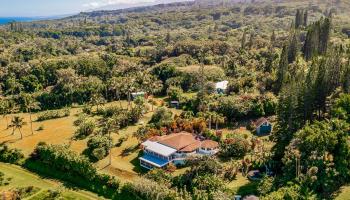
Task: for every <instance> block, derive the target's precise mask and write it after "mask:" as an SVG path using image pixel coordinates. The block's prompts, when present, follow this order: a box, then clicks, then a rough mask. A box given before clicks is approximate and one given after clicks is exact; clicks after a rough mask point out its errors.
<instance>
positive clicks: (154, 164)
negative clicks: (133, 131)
mask: <svg viewBox="0 0 350 200" xmlns="http://www.w3.org/2000/svg"><path fill="white" fill-rule="evenodd" d="M142 148H143V152H144V155H143V156H142V157H140V158H139V160H140V165H141V166H142V167H144V168H146V169H153V168H163V167H166V166H167V165H168V164H169V163H174V164H184V163H185V160H186V159H188V158H190V157H193V156H203V155H208V156H210V155H215V154H216V153H218V151H219V143H217V142H216V141H212V140H200V139H199V138H197V137H196V136H195V135H193V134H191V133H188V132H180V133H173V134H170V135H165V136H157V137H153V138H150V139H149V140H147V141H145V142H143V143H142Z"/></svg>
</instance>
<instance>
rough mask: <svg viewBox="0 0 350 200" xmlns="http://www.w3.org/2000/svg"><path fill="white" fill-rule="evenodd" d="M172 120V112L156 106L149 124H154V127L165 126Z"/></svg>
mask: <svg viewBox="0 0 350 200" xmlns="http://www.w3.org/2000/svg"><path fill="white" fill-rule="evenodd" d="M172 121H173V113H172V112H171V111H170V110H168V109H166V108H164V107H161V108H158V109H157V110H156V111H155V113H154V114H153V116H152V119H151V121H150V122H149V123H150V124H154V125H155V126H156V127H162V126H167V125H169V124H170V123H171V122H172Z"/></svg>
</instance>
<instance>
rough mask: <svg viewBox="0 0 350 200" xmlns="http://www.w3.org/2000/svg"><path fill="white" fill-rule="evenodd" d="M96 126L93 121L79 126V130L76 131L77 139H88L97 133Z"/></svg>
mask: <svg viewBox="0 0 350 200" xmlns="http://www.w3.org/2000/svg"><path fill="white" fill-rule="evenodd" d="M95 129H96V125H95V123H94V122H92V121H87V122H84V123H82V124H80V125H79V127H78V129H77V130H76V131H75V134H74V137H75V138H86V137H87V136H89V135H92V134H93V133H94V132H95Z"/></svg>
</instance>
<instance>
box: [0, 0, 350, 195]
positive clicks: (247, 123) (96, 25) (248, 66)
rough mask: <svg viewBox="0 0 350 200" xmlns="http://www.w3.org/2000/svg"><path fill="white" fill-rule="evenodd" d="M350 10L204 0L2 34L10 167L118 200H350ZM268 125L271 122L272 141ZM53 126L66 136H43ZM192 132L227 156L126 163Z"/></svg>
mask: <svg viewBox="0 0 350 200" xmlns="http://www.w3.org/2000/svg"><path fill="white" fill-rule="evenodd" d="M349 10H350V2H349V1H347V0H330V1H323V0H309V1H307V0H295V1H289V0H255V1H254V0H251V1H244V2H243V1H242V2H240V1H238V2H237V1H228V0H218V1H210V0H196V1H190V2H182V3H171V4H160V5H156V6H149V7H140V8H130V9H123V10H114V11H92V12H81V13H79V14H77V15H74V16H70V17H66V18H62V19H57V20H44V21H34V22H15V21H14V22H10V23H8V24H6V25H2V26H0V115H1V118H2V119H1V121H0V161H1V162H4V163H11V164H15V165H19V166H21V167H23V168H25V169H27V170H29V171H31V172H33V173H36V174H39V175H43V176H44V177H51V178H54V179H57V180H60V181H64V182H69V183H70V184H72V185H74V186H75V187H78V188H81V189H85V190H87V191H90V192H93V193H96V194H98V195H99V196H102V197H104V198H107V199H123V200H124V199H126V200H127V199H145V200H153V199H161V200H191V199H193V200H202V199H203V200H228V199H233V197H234V196H235V195H241V196H243V197H252V196H253V195H254V196H255V197H256V198H257V199H263V200H265V199H266V200H270V199H276V200H279V199H281V200H282V199H292V200H306V199H307V200H310V199H338V200H342V198H340V196H341V194H342V192H344V190H346V189H344V188H347V187H348V185H349V184H350V138H349V130H350V20H349V16H350V13H349ZM222 81H227V82H228V84H227V88H225V90H224V91H220V92H218V91H217V88H216V86H217V83H218V82H222ZM138 94H142V96H145V97H141V96H138ZM135 95H136V96H135ZM174 103H175V104H176V106H173V104H174ZM174 107H175V108H174ZM262 118H263V119H267V120H268V121H269V122H271V123H272V124H273V130H272V131H271V133H269V134H267V135H264V136H261V135H259V134H256V131H257V128H258V127H257V123H255V122H257V121H259V119H262ZM64 119H67V121H68V122H69V123H66V125H65V126H67V127H68V126H69V127H68V128H69V131H70V130H71V129H72V131H70V132H69V137H66V134H63V132H64V131H66V129H68V128H67V127H63V126H59V125H58V124H59V123H58V122H61V121H62V120H64ZM50 120H51V121H53V122H57V127H59V129H62V130H58V132H57V133H55V134H56V135H52V136H43V135H45V134H49V133H48V132H50V128H47V127H49V126H50V125H49V121H50ZM56 120H57V121H56ZM59 120H61V121H59ZM46 123H47V124H46ZM53 127H55V125H54V126H53ZM52 131H54V130H53V129H52ZM182 131H186V132H189V133H192V134H193V135H196V136H198V137H203V138H206V139H211V140H213V141H216V142H217V143H218V144H219V146H220V152H219V153H218V154H217V155H215V156H209V157H206V156H205V157H199V158H193V159H190V160H188V161H187V162H186V164H185V165H184V166H175V165H169V166H168V167H167V168H166V169H153V170H150V171H145V170H144V169H140V167H139V166H138V164H137V163H136V164H134V160H132V159H130V160H127V159H129V158H127V156H130V155H135V158H137V156H139V154H142V150H141V147H140V146H141V145H140V144H141V143H142V142H144V141H146V140H147V139H150V138H153V137H160V136H164V135H169V134H171V133H179V132H182ZM61 132H62V135H60V134H61ZM16 134H18V135H16ZM40 134H41V135H40ZM6 135H9V137H12V138H13V137H17V136H18V137H17V139H13V140H7V139H6V137H7V136H6ZM34 137H37V138H38V139H37V140H35V142H33V143H31V144H30V145H28V143H25V142H26V141H27V140H31V139H30V138H34ZM51 137H57V138H64V140H62V142H53V141H52V140H47V139H44V138H51ZM18 138H20V139H18ZM57 141H60V140H59V139H57ZM81 143H83V145H82V146H83V147H81V146H78V144H79V145H81ZM24 144H26V145H24ZM129 144H132V145H131V146H128V147H129V148H125V149H123V151H122V152H121V155H122V154H125V156H124V155H122V156H120V155H118V156H117V155H116V154H117V153H116V152H119V149H121V147H124V146H125V145H129ZM80 148H81V149H80ZM77 149H79V150H77ZM112 157H118V159H119V157H121V159H125V160H123V161H114V158H112ZM133 158H134V157H133ZM104 161H106V162H108V163H109V167H108V166H107V168H106V169H107V170H106V171H102V172H101V171H100V170H99V168H100V167H101V165H102V162H104ZM113 162H114V164H113ZM118 162H121V163H124V162H127V164H126V166H128V168H130V169H126V168H127V167H125V168H124V165H123V166H122V164H119V163H118ZM136 162H138V161H136ZM116 166H119V167H116ZM129 166H133V168H132V167H129ZM103 169H104V168H103ZM257 171H258V172H259V177H258V178H256V179H255V177H253V176H251V173H254V172H257ZM121 172H125V173H126V172H128V173H131V174H135V177H136V179H134V178H132V179H131V178H125V173H124V175H123V174H122V173H121ZM4 174H5V177H6V172H5V173H4V172H2V168H0V191H1V189H2V188H1V187H2V185H3V184H5V179H4V178H2V176H4ZM125 179H126V180H125ZM240 179H242V180H245V181H248V183H247V184H246V185H244V186H241V185H239V184H238V181H237V180H240ZM248 179H249V180H248ZM10 182H11V181H10ZM10 184H11V183H10ZM16 191H18V189H17V190H16ZM17 193H18V192H17ZM21 194H22V193H21ZM21 194H18V195H20V196H21ZM343 196H345V198H343V199H350V197H349V196H350V191H348V193H346V194H345V195H343ZM0 197H1V196H0ZM21 197H24V196H21ZM52 198H53V199H60V198H61V199H65V198H64V197H63V196H62V195H61V196H60V194H59V192H58V194H57V195H56V196H55V195H54V197H52Z"/></svg>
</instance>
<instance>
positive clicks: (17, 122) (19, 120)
mask: <svg viewBox="0 0 350 200" xmlns="http://www.w3.org/2000/svg"><path fill="white" fill-rule="evenodd" d="M26 124H27V123H26V122H24V121H23V117H19V116H14V117H13V119H12V120H11V124H10V127H12V128H13V129H12V135H14V134H15V131H16V129H18V131H19V133H20V134H21V139H23V134H22V131H21V129H22V127H23V126H24V125H26Z"/></svg>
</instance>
